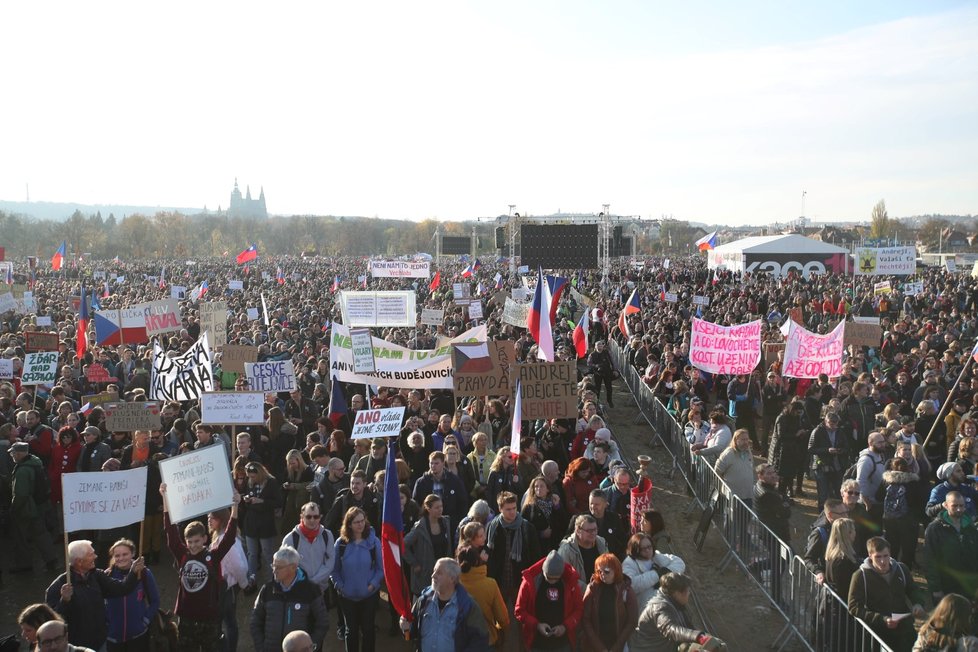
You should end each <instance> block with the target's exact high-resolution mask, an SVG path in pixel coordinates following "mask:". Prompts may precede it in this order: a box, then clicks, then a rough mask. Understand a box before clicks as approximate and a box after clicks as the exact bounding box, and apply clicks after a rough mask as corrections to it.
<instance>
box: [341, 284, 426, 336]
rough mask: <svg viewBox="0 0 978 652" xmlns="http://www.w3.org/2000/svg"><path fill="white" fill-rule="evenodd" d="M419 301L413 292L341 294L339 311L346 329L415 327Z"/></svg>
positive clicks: (390, 291)
mask: <svg viewBox="0 0 978 652" xmlns="http://www.w3.org/2000/svg"><path fill="white" fill-rule="evenodd" d="M416 301H417V295H416V294H415V292H414V291H413V290H389V291H380V292H349V291H343V292H340V310H341V312H342V315H343V323H344V324H346V325H347V326H367V327H374V326H414V325H415V324H416V323H417V315H418V310H417V308H416Z"/></svg>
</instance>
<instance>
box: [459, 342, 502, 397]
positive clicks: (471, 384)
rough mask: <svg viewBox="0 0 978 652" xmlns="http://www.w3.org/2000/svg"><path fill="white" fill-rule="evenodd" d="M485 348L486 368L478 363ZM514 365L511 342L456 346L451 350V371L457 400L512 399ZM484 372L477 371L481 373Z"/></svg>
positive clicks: (480, 362)
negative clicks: (483, 397)
mask: <svg viewBox="0 0 978 652" xmlns="http://www.w3.org/2000/svg"><path fill="white" fill-rule="evenodd" d="M478 347H483V348H485V354H486V355H487V356H488V358H486V360H488V364H487V363H486V362H485V361H482V360H480V358H481V355H477V354H481V353H482V351H481V349H480V350H478V351H476V349H477V348H478ZM515 364H516V344H515V343H514V342H512V341H510V340H495V341H492V342H483V343H479V342H475V343H472V344H457V345H455V346H453V347H452V368H453V370H454V377H455V395H456V396H509V397H512V395H513V387H514V385H513V383H512V382H511V380H512V373H513V366H514V365H515ZM483 368H484V369H485V370H484V371H480V369H483Z"/></svg>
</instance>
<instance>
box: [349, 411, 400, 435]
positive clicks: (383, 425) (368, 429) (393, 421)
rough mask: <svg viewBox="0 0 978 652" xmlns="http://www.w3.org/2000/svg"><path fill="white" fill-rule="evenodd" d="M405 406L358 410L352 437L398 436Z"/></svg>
mask: <svg viewBox="0 0 978 652" xmlns="http://www.w3.org/2000/svg"><path fill="white" fill-rule="evenodd" d="M403 420H404V408H403V407H396V408H385V409H381V410H358V411H357V416H356V419H355V420H354V422H353V431H352V432H351V434H350V439H372V438H374V437H396V436H397V435H398V434H399V433H400V432H401V422H402V421H403Z"/></svg>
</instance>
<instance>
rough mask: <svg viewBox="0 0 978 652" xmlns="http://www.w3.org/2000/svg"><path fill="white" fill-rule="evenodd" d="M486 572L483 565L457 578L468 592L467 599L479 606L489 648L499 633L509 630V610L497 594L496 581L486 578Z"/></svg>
mask: <svg viewBox="0 0 978 652" xmlns="http://www.w3.org/2000/svg"><path fill="white" fill-rule="evenodd" d="M487 571H488V567H487V566H486V565H485V564H482V565H481V566H473V567H472V568H470V569H469V571H468V572H467V573H466V572H463V573H462V574H461V575H460V576H459V583H460V584H461V585H462V586H464V587H465V590H466V591H468V593H469V597H471V598H472V599H473V600H475V603H476V604H477V605H479V610H480V611H481V612H482V616H483V617H484V618H485V619H486V625H488V627H489V645H490V647H491V646H493V645H495V644H496V641H497V640H498V639H499V632H501V631H502V632H505V631H506V630H507V629H509V610H508V609H506V603H505V602H504V601H503V594H502V593H500V592H499V585H498V584H496V580H494V579H492V578H491V577H489V576H488V574H487ZM497 623H498V628H497V626H496V624H497Z"/></svg>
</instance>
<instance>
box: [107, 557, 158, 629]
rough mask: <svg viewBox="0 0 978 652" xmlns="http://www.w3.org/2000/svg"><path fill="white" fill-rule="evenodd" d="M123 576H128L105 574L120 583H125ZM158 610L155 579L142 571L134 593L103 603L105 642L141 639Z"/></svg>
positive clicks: (145, 570)
mask: <svg viewBox="0 0 978 652" xmlns="http://www.w3.org/2000/svg"><path fill="white" fill-rule="evenodd" d="M126 575H128V573H124V572H122V571H121V570H120V569H118V568H113V569H112V570H111V571H110V572H109V577H111V578H112V579H115V580H119V581H120V582H121V581H123V580H125V579H126ZM159 609H160V590H159V588H158V587H157V586H156V578H155V577H153V573H152V571H150V569H148V568H144V569H143V573H142V577H141V578H140V581H139V583H138V584H136V587H135V589H134V590H132V591H130V592H129V593H127V594H126V595H124V596H120V597H115V598H108V599H106V601H105V612H106V615H107V616H108V621H109V635H108V638H107V639H106V640H109V641H112V642H113V643H122V642H124V641H130V640H132V639H134V638H136V637H137V636H141V635H142V634H143V633H144V632H145V631H146V629H147V628H148V627H149V624H150V623H151V622H152V621H153V618H155V617H156V612H157V611H159Z"/></svg>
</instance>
